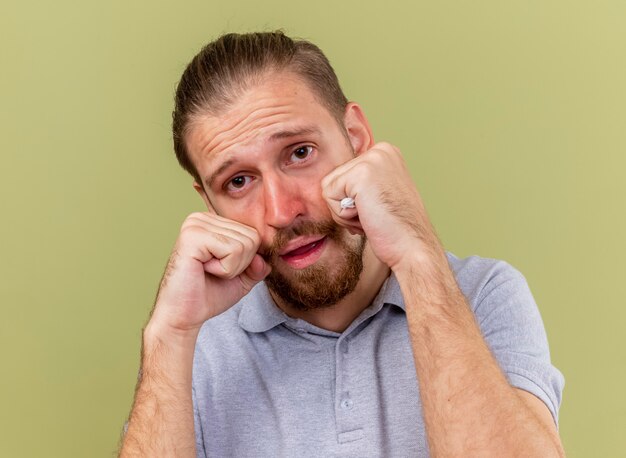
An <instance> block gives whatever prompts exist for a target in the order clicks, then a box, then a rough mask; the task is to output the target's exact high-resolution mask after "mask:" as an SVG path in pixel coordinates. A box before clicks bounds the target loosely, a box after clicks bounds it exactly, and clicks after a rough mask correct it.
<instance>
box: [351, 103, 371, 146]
mask: <svg viewBox="0 0 626 458" xmlns="http://www.w3.org/2000/svg"><path fill="white" fill-rule="evenodd" d="M343 124H344V126H345V127H346V131H347V132H348V139H349V140H350V143H351V144H352V148H353V149H354V153H355V154H356V155H359V154H361V153H364V152H365V151H367V150H369V149H370V148H371V147H372V146H374V143H375V142H374V135H373V134H372V128H371V127H370V123H369V121H368V120H367V118H366V117H365V113H364V112H363V109H362V108H361V106H360V105H359V104H358V103H356V102H350V103H348V104H347V105H346V109H345V111H344V115H343Z"/></svg>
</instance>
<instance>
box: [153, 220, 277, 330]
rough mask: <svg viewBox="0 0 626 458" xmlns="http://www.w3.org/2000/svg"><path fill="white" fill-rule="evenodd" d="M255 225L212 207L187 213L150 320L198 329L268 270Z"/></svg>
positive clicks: (182, 327) (162, 324) (232, 302)
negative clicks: (224, 214) (221, 214)
mask: <svg viewBox="0 0 626 458" xmlns="http://www.w3.org/2000/svg"><path fill="white" fill-rule="evenodd" d="M259 246H260V238H259V234H258V233H257V231H256V230H255V229H253V228H251V227H249V226H245V225H243V224H240V223H238V222H236V221H232V220H229V219H226V218H222V217H221V216H217V215H215V214H213V213H209V212H203V213H200V212H198V213H192V214H191V215H189V216H188V217H187V218H186V219H185V221H184V223H183V225H182V227H181V230H180V235H179V236H178V239H177V240H176V244H175V246H174V250H173V251H172V254H171V256H170V259H169V262H168V263H167V267H166V269H165V273H164V274H163V279H162V280H161V285H160V287H159V292H158V294H157V299H156V303H155V307H154V312H153V314H152V318H151V319H150V321H151V323H152V324H156V323H158V325H159V326H166V327H168V328H170V329H173V330H176V331H194V330H198V329H199V328H200V327H201V326H202V324H203V323H204V322H205V321H206V320H208V319H209V318H212V317H214V316H216V315H219V314H220V313H222V312H224V311H225V310H227V309H228V308H230V307H231V306H233V305H234V304H235V303H237V302H238V301H239V300H240V299H241V298H242V297H243V296H245V295H246V294H247V293H248V292H249V291H250V290H251V289H252V287H253V286H254V285H255V284H256V283H258V282H259V281H261V280H263V279H264V278H265V277H266V276H267V275H268V274H269V273H270V270H271V268H270V266H269V265H268V264H267V263H266V262H265V261H264V260H263V258H262V257H261V256H260V255H259V254H257V251H258V249H259Z"/></svg>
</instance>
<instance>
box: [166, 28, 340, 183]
mask: <svg viewBox="0 0 626 458" xmlns="http://www.w3.org/2000/svg"><path fill="white" fill-rule="evenodd" d="M277 71H289V72H292V73H293V74H295V75H297V76H299V77H300V78H302V80H303V81H304V82H305V83H306V84H307V85H308V86H309V88H310V89H311V91H312V92H313V94H314V95H315V97H316V98H317V99H318V101H319V102H320V103H321V104H322V105H323V106H325V107H326V108H327V109H328V111H329V112H330V113H331V115H332V116H333V117H334V118H335V119H336V120H337V121H338V122H339V125H340V126H341V128H342V130H343V114H344V110H345V107H346V104H347V103H348V100H347V99H346V96H345V95H344V93H343V91H342V90H341V87H340V85H339V81H338V80H337V76H336V75H335V71H334V70H333V68H332V67H331V65H330V63H329V62H328V59H327V58H326V56H325V55H324V53H322V51H321V50H320V49H319V48H318V47H317V46H315V45H314V44H313V43H311V42H309V41H306V40H293V39H291V38H289V37H288V36H286V35H285V34H284V33H283V32H282V31H275V32H260V33H246V34H237V33H229V34H226V35H222V36H221V37H219V38H218V39H217V40H215V41H213V42H211V43H209V44H208V45H206V46H205V47H204V48H202V50H201V51H200V52H199V53H198V54H197V55H196V56H195V57H194V58H193V59H192V61H191V62H190V63H189V65H187V68H186V69H185V71H184V72H183V75H182V77H181V79H180V82H179V83H178V86H177V88H176V96H175V106H174V112H173V113H172V118H173V120H172V133H173V137H174V151H175V152H176V157H177V159H178V162H179V163H180V165H181V166H182V167H183V168H184V169H185V170H186V171H187V172H189V173H190V174H191V175H192V176H193V177H194V179H195V180H196V181H197V183H198V184H200V185H201V186H203V185H202V181H201V178H200V176H199V175H198V172H197V170H196V168H195V167H194V165H193V162H192V161H191V159H190V157H189V152H188V151H187V147H186V145H185V137H186V135H187V133H188V132H189V129H190V126H191V124H192V123H193V121H194V119H197V118H198V117H199V116H203V115H218V114H219V113H222V112H223V111H224V110H226V109H228V108H229V106H231V105H232V104H233V103H234V102H235V101H236V99H237V96H238V95H240V94H241V93H242V92H244V91H245V90H246V89H248V88H249V87H251V86H252V85H254V84H258V83H259V82H260V81H261V79H262V78H263V77H264V76H266V75H267V74H268V73H271V72H277Z"/></svg>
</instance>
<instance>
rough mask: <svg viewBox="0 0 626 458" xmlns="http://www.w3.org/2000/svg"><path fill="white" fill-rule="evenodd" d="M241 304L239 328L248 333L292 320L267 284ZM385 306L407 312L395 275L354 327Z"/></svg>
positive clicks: (260, 285)
mask: <svg viewBox="0 0 626 458" xmlns="http://www.w3.org/2000/svg"><path fill="white" fill-rule="evenodd" d="M241 303H242V305H241V311H240V313H239V320H238V321H239V326H241V327H242V328H243V329H244V330H246V331H248V332H266V331H269V330H270V329H272V328H273V327H275V326H278V325H279V324H282V323H284V322H285V321H287V320H289V319H290V318H289V317H288V316H287V314H285V312H283V311H282V310H281V309H280V308H278V306H277V305H276V304H275V303H274V300H273V299H272V296H271V295H270V292H269V291H268V289H267V285H266V284H265V282H260V283H258V284H257V285H256V286H255V287H254V288H253V289H252V291H250V293H249V294H247V295H246V296H244V298H243V299H242V300H241ZM385 304H391V305H395V306H398V307H400V308H401V309H402V310H404V311H406V310H405V305H404V299H403V298H402V291H401V290H400V284H399V283H398V280H397V279H396V276H395V275H394V274H393V273H391V275H390V276H389V277H388V278H387V279H386V280H385V282H384V283H383V286H382V287H381V288H380V290H379V291H378V294H377V295H376V297H375V298H374V300H373V301H372V303H371V304H370V306H369V307H367V308H366V309H364V310H363V312H362V313H361V315H359V317H357V318H356V319H355V320H354V323H353V325H355V324H357V322H361V321H363V320H365V319H367V318H369V317H370V316H373V315H375V314H376V313H378V312H379V311H380V310H381V309H382V307H383V305H385ZM353 325H351V326H350V328H352V326H353Z"/></svg>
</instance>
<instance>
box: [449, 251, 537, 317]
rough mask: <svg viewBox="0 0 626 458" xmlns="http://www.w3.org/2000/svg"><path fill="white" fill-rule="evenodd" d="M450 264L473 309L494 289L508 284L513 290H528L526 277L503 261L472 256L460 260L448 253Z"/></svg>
mask: <svg viewBox="0 0 626 458" xmlns="http://www.w3.org/2000/svg"><path fill="white" fill-rule="evenodd" d="M446 256H447V258H448V264H449V265H450V268H451V269H452V271H453V272H454V275H455V278H456V280H457V283H458V285H459V287H460V288H461V291H463V294H464V295H465V297H467V299H468V300H469V302H470V304H471V306H472V309H476V307H477V306H478V305H479V304H480V302H481V301H482V299H483V298H484V297H485V296H487V295H488V294H489V293H490V292H491V291H493V290H494V289H497V288H499V287H500V286H501V285H503V284H505V283H507V285H508V286H509V287H512V288H527V283H526V278H525V277H524V275H523V274H522V273H521V272H520V271H519V270H518V269H517V268H515V267H514V266H513V265H511V264H510V263H509V262H507V261H504V260H502V259H495V258H489V257H483V256H478V255H471V256H467V257H464V258H460V257H458V256H456V255H455V254H453V253H451V252H449V251H447V252H446Z"/></svg>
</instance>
